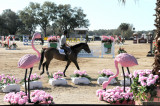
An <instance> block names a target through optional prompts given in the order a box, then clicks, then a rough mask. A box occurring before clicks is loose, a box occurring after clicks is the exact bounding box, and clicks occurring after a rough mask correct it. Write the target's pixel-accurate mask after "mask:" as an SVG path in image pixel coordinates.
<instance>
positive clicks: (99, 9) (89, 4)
mask: <svg viewBox="0 0 160 106" xmlns="http://www.w3.org/2000/svg"><path fill="white" fill-rule="evenodd" d="M44 1H52V2H55V3H56V4H57V5H59V4H71V6H72V8H73V7H81V8H82V9H83V10H84V13H85V14H87V17H86V18H87V19H89V22H90V26H89V30H98V29H116V28H118V26H119V25H120V24H121V23H129V24H132V25H133V27H135V30H136V31H140V30H153V29H155V26H154V25H153V24H154V23H155V22H154V20H155V16H153V14H155V10H154V9H155V7H156V5H155V3H156V0H136V2H135V0H127V2H126V4H125V5H122V4H120V3H119V2H118V0H1V1H0V2H1V3H0V14H1V13H2V11H3V10H5V9H11V10H12V11H14V12H17V11H18V10H23V9H24V8H25V7H26V6H28V5H29V2H37V3H41V4H43V2H44Z"/></svg>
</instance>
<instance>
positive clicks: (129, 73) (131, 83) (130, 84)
mask: <svg viewBox="0 0 160 106" xmlns="http://www.w3.org/2000/svg"><path fill="white" fill-rule="evenodd" d="M127 71H128V73H129V74H130V72H129V68H128V67H127ZM131 84H132V80H131V78H130V85H131Z"/></svg>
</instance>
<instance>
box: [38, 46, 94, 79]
mask: <svg viewBox="0 0 160 106" xmlns="http://www.w3.org/2000/svg"><path fill="white" fill-rule="evenodd" d="M82 49H84V50H85V51H86V52H87V53H91V51H90V49H89V46H88V44H87V43H79V44H76V45H74V46H71V50H72V52H71V54H70V55H68V58H67V56H66V55H63V54H60V53H59V50H58V49H56V48H52V47H50V48H43V49H42V52H41V60H40V63H39V70H40V68H41V65H42V63H43V59H44V56H45V57H46V61H45V62H44V63H43V70H42V72H41V73H40V75H42V74H43V73H44V67H45V66H46V71H47V75H49V72H48V67H49V64H50V61H51V60H52V59H53V58H55V59H57V60H61V61H67V65H66V67H65V69H64V72H63V73H64V76H65V77H66V75H65V71H66V70H67V68H68V66H69V65H70V63H71V62H73V63H74V64H75V66H76V67H77V69H78V70H80V68H79V66H78V63H77V55H78V53H79V52H80V51H81V50H82Z"/></svg>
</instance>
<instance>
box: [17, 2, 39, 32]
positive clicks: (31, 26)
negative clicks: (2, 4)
mask: <svg viewBox="0 0 160 106" xmlns="http://www.w3.org/2000/svg"><path fill="white" fill-rule="evenodd" d="M33 5H34V4H33V3H30V6H29V7H26V8H25V9H24V10H22V11H19V16H20V18H21V20H22V22H23V23H24V28H23V29H22V31H21V32H23V33H25V34H32V33H34V32H35V29H36V27H37V24H38V23H37V20H36V18H35V13H34V11H33V10H32V8H31V7H32V6H33ZM37 5H38V4H37ZM26 17H27V18H26Z"/></svg>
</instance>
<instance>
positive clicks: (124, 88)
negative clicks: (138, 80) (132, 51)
mask: <svg viewBox="0 0 160 106" xmlns="http://www.w3.org/2000/svg"><path fill="white" fill-rule="evenodd" d="M122 71H123V78H124V89H123V92H125V73H124V68H123V67H122Z"/></svg>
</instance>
